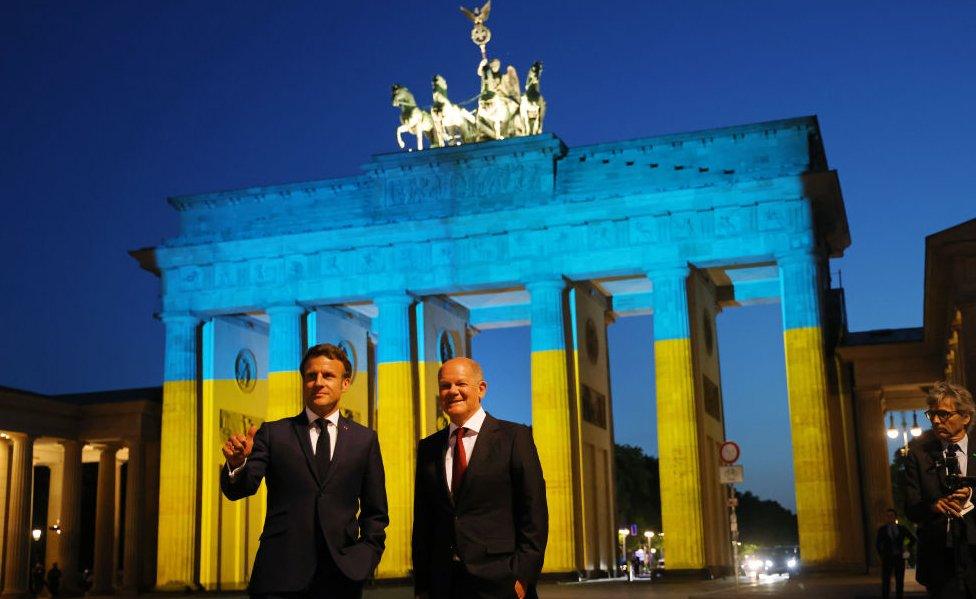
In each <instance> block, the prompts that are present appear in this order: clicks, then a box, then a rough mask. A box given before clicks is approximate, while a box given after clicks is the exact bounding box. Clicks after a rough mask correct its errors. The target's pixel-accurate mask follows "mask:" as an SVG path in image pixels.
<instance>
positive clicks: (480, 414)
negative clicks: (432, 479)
mask: <svg viewBox="0 0 976 599" xmlns="http://www.w3.org/2000/svg"><path fill="white" fill-rule="evenodd" d="M487 415H488V414H486V413H485V409H484V408H482V407H479V408H478V411H477V412H475V413H474V414H472V415H471V417H470V418H468V419H467V420H465V421H464V424H462V425H461V426H462V427H464V429H465V431H464V437H463V438H462V439H461V442H462V443H464V455H465V456H466V457H467V458H468V464H470V463H471V454H472V453H474V444H475V443H476V442H477V441H478V433H479V432H481V426H482V425H483V424H484V423H485V416H487ZM458 428H460V427H458V425H456V424H454V423H453V422H452V423H451V425H450V426H449V427H448V431H447V450H446V452H447V453H446V455H445V456H444V472H445V473H446V474H447V488H448V489H450V488H451V480H452V479H453V478H454V442H455V439H457V437H455V436H454V431H456V430H457V429H458Z"/></svg>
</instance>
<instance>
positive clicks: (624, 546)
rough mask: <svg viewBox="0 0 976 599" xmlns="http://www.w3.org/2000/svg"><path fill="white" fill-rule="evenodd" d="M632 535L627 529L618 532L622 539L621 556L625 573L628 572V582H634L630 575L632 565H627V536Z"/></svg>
mask: <svg viewBox="0 0 976 599" xmlns="http://www.w3.org/2000/svg"><path fill="white" fill-rule="evenodd" d="M628 535H630V531H629V530H627V529H626V528H620V529H618V530H617V536H618V537H620V555H621V561H623V564H624V571H625V572H627V580H633V578H632V577H631V575H630V564H628V563H627V536H628Z"/></svg>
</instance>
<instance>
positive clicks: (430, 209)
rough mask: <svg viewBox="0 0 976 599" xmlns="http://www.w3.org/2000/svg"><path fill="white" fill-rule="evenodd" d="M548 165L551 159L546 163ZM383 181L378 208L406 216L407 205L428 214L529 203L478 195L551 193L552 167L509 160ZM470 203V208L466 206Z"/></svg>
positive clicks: (418, 213) (414, 215) (419, 213)
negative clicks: (489, 199) (491, 199)
mask: <svg viewBox="0 0 976 599" xmlns="http://www.w3.org/2000/svg"><path fill="white" fill-rule="evenodd" d="M545 164H546V165H548V164H549V163H548V162H547V163H545ZM388 177H389V178H387V179H385V180H384V181H383V183H382V189H383V191H382V194H381V195H380V197H379V198H378V199H377V200H378V201H377V200H374V202H376V205H375V206H374V209H378V210H380V211H382V212H387V211H394V212H396V213H397V215H398V216H403V212H402V209H403V208H421V207H426V210H419V211H411V213H410V214H409V216H411V217H412V218H424V217H430V216H439V215H447V214H458V213H464V212H468V211H476V210H477V209H478V208H479V204H480V207H481V208H482V209H483V208H484V207H485V206H486V205H491V206H494V207H496V208H511V207H518V206H522V205H526V204H527V203H528V201H527V200H526V201H521V202H519V201H508V202H504V203H502V202H493V203H491V204H484V203H480V202H478V201H477V200H478V198H488V197H493V198H494V197H498V196H515V197H521V198H532V199H535V200H536V201H538V199H539V196H540V195H542V194H543V192H549V193H551V190H552V169H551V168H548V169H546V168H543V164H540V165H539V166H535V165H532V164H529V165H526V164H514V163H506V164H504V165H500V166H496V167H494V168H470V167H469V168H468V169H463V170H462V169H456V170H446V169H433V170H430V171H427V172H423V173H418V174H408V175H403V176H389V175H388ZM465 204H468V207H469V210H465V209H464V205H465Z"/></svg>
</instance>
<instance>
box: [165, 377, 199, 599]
mask: <svg viewBox="0 0 976 599" xmlns="http://www.w3.org/2000/svg"><path fill="white" fill-rule="evenodd" d="M196 387H197V384H196V381H192V380H190V381H166V382H164V383H163V414H162V421H163V426H162V436H161V438H160V448H159V450H160V457H159V537H158V538H159V541H158V547H159V549H158V551H157V553H156V589H157V590H185V589H186V588H191V587H192V586H193V583H194V579H195V576H196V575H195V566H196V534H195V528H196V505H197V499H198V498H197V461H196V460H197V389H196Z"/></svg>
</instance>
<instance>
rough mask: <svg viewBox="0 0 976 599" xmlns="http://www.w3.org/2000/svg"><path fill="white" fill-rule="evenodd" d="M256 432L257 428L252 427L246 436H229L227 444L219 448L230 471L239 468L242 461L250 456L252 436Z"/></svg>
mask: <svg viewBox="0 0 976 599" xmlns="http://www.w3.org/2000/svg"><path fill="white" fill-rule="evenodd" d="M257 432H258V427H256V426H253V425H252V426H251V428H250V429H248V431H247V434H246V435H231V436H230V438H229V439H227V442H226V443H224V445H223V446H222V447H221V448H220V450H221V451H222V452H224V458H225V459H226V460H227V465H228V466H230V468H231V469H232V470H233V469H234V468H240V466H241V465H242V464H243V463H244V460H246V459H247V456H249V455H251V450H252V449H253V448H254V435H255V434H256V433H257Z"/></svg>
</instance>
